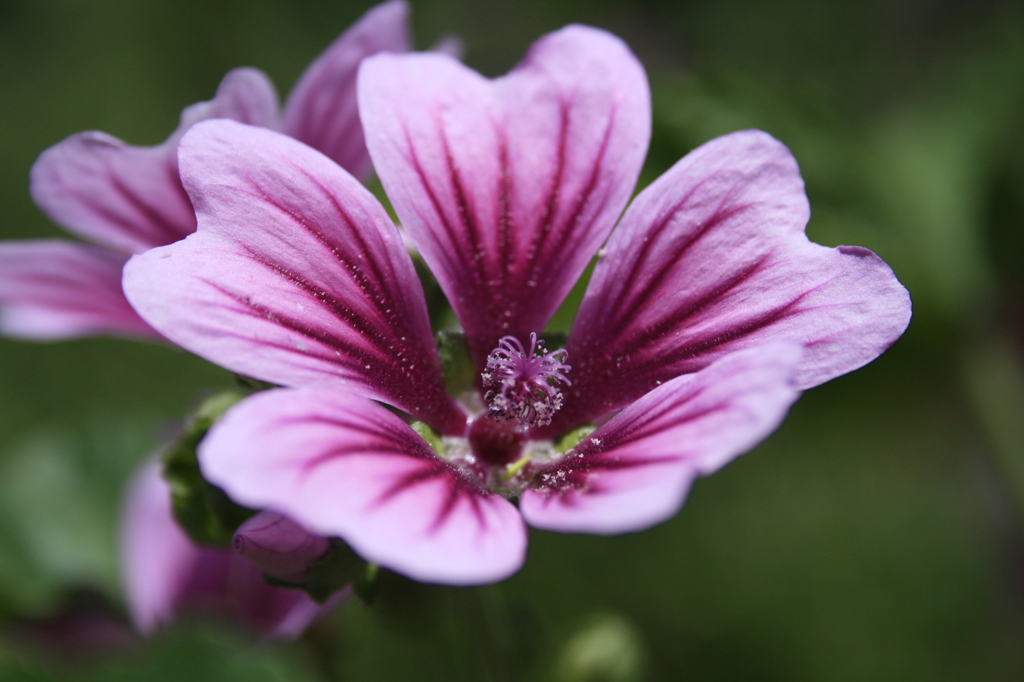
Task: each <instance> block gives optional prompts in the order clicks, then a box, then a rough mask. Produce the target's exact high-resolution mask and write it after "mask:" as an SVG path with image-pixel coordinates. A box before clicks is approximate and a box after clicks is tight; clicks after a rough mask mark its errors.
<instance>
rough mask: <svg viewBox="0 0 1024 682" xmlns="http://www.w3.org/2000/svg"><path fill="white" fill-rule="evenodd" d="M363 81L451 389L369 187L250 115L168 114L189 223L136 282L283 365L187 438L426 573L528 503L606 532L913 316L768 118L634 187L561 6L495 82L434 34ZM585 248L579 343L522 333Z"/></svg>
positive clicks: (150, 313) (664, 509) (130, 277)
mask: <svg viewBox="0 0 1024 682" xmlns="http://www.w3.org/2000/svg"><path fill="white" fill-rule="evenodd" d="M359 106H360V113H361V116H362V120H363V124H364V127H365V129H366V132H367V144H368V147H369V149H370V153H371V156H372V157H373V161H374V167H375V168H376V169H377V172H378V173H379V175H380V177H381V180H382V181H383V183H384V187H385V189H386V190H387V192H388V196H389V197H390V198H391V200H392V202H393V204H394V207H395V210H396V212H397V213H398V216H399V218H400V219H401V221H402V224H403V226H404V227H405V229H406V230H407V231H408V234H409V236H410V237H411V239H412V240H413V241H414V242H415V244H416V246H417V247H418V249H419V251H420V253H421V254H422V255H423V258H424V259H425V260H426V262H427V263H428V265H429V266H430V267H431V268H432V270H433V272H434V274H435V275H436V276H437V279H438V281H439V283H440V285H441V287H442V288H443V289H444V292H445V293H446V295H447V296H448V299H449V301H450V302H451V304H452V306H453V308H454V310H455V312H456V314H457V315H458V318H459V320H460V322H461V323H462V327H463V329H464V330H465V338H466V341H467V344H468V348H469V352H470V356H471V358H472V362H473V364H474V367H475V371H476V377H477V379H476V383H475V386H474V387H473V388H471V389H470V390H469V391H468V392H466V393H464V394H460V395H457V396H450V395H449V394H448V392H447V390H446V386H445V381H444V377H443V375H442V364H441V362H440V360H439V356H438V352H437V348H436V346H435V344H434V341H433V338H432V336H431V329H430V324H429V321H428V316H427V309H426V304H425V302H424V296H423V292H422V289H421V285H420V283H419V280H418V279H417V277H416V273H415V270H414V268H413V264H412V262H411V260H410V258H409V256H408V254H407V253H406V251H405V249H404V247H403V245H402V238H401V236H400V234H399V232H398V230H397V229H396V228H395V226H394V224H393V223H392V222H391V221H390V220H389V219H388V216H387V213H386V212H385V211H384V209H383V208H382V207H381V206H380V204H379V203H378V202H377V201H376V200H375V199H374V198H373V197H372V196H371V195H370V193H369V192H367V191H366V190H365V189H364V188H363V187H362V186H360V185H359V183H358V182H356V181H355V180H354V179H353V178H352V177H351V176H349V175H348V174H347V173H346V172H345V171H343V170H342V169H340V168H339V167H338V166H337V165H335V164H334V163H332V162H331V161H330V160H329V159H327V158H325V157H324V156H322V155H320V154H318V153H317V152H315V151H314V150H312V149H309V148H308V147H305V146H304V145H302V144H300V143H298V142H296V141H295V140H291V139H288V138H286V137H283V136H281V135H277V134H275V133H273V132H270V131H267V130H260V129H257V128H252V127H248V126H244V125H240V124H237V123H232V122H210V123H204V124H200V125H198V126H196V127H195V128H194V129H193V130H192V131H191V132H190V133H189V134H188V135H187V136H186V137H185V139H184V140H183V142H182V147H181V172H182V178H183V180H184V184H185V188H186V190H187V191H188V192H189V195H190V196H191V198H192V200H193V204H194V205H195V207H196V211H197V215H198V220H199V229H198V231H197V232H196V234H194V235H192V236H190V237H189V238H188V239H186V240H184V241H182V242H178V243H176V244H173V245H171V246H168V247H163V248H159V249H154V250H152V251H149V252H147V253H146V254H143V255H141V256H136V257H135V258H133V259H132V260H131V261H130V262H129V263H128V265H127V267H126V269H125V290H126V292H127V294H128V297H129V300H131V302H132V304H133V305H134V306H135V307H136V309H137V310H138V311H139V312H140V314H141V315H142V316H143V317H144V318H145V319H146V320H147V321H148V322H149V323H150V324H152V325H153V326H154V327H156V328H157V329H159V330H160V331H161V332H162V333H164V334H166V335H167V337H168V338H170V339H171V340H173V341H175V342H176V343H179V344H180V345H182V346H184V347H186V348H189V349H191V350H193V351H194V352H196V353H198V354H199V355H201V356H203V357H206V358H208V359H210V360H212V361H214V362H216V363H219V364H221V365H224V366H225V367H228V368H230V369H232V370H234V371H237V372H241V373H244V374H246V375H250V376H255V377H258V378H260V379H263V380H266V381H269V382H273V383H276V384H280V385H283V386H287V387H288V388H280V389H274V390H270V391H266V392H263V393H259V394H257V395H255V396H253V397H251V398H249V399H247V400H245V401H243V402H242V403H240V404H239V405H237V406H236V407H234V408H233V409H232V410H230V411H229V412H228V413H227V414H226V416H225V417H224V419H223V421H221V422H220V423H219V424H218V425H216V426H215V427H214V428H213V430H212V431H211V432H210V434H209V436H208V437H207V439H206V440H205V441H204V442H203V443H202V444H201V446H200V452H199V457H200V464H201V466H202V469H203V473H204V475H205V476H206V477H208V479H209V480H210V481H211V482H213V483H215V484H216V485H219V486H221V487H222V488H224V489H225V490H226V491H227V492H228V493H229V494H230V495H231V496H232V497H233V498H235V499H236V500H237V501H238V502H240V503H242V504H245V505H248V506H254V507H271V508H273V509H276V510H279V511H280V512H282V513H285V514H287V515H288V516H290V517H291V518H293V519H295V520H296V521H298V522H300V523H302V524H303V526H305V527H307V528H309V529H310V530H311V531H313V532H316V533H319V534H322V535H327V536H340V537H341V538H343V539H344V540H345V541H346V542H348V543H349V544H350V545H351V546H352V547H353V548H354V549H355V550H356V551H357V552H359V553H360V554H361V555H362V556H363V557H364V558H366V559H367V560H370V561H373V562H377V563H380V564H382V565H384V566H386V567H388V568H391V569H394V570H397V571H400V572H403V573H405V574H407V575H409V576H411V577H413V578H416V579H420V580H425V581H436V582H446V583H455V584H470V583H481V582H487V581H492V580H497V579H500V578H502V577H505V576H507V575H509V574H511V573H512V572H514V571H515V570H517V569H518V567H519V566H520V565H521V563H522V561H523V556H524V553H525V549H526V526H525V524H526V523H528V524H530V525H533V526H536V527H539V528H546V529H552V530H559V531H582V532H591V533H618V532H625V531H632V530H639V529H642V528H646V527H648V526H651V525H653V524H655V523H658V522H661V521H663V520H665V519H667V518H669V517H670V516H672V515H673V514H675V513H676V511H677V510H678V509H679V507H680V506H681V504H682V502H683V499H684V497H685V494H686V491H687V489H688V487H689V485H690V483H691V482H692V480H693V479H694V478H695V477H696V476H699V475H705V474H709V473H712V472H713V471H715V470H717V469H718V468H719V467H721V466H722V465H724V464H725V463H726V462H728V461H729V460H730V459H732V458H733V457H735V456H736V455H738V454H740V453H742V452H744V451H746V450H748V449H749V448H751V447H753V445H754V444H756V443H757V442H759V441H760V440H761V439H762V438H764V437H765V436H766V435H767V434H768V433H770V432H771V431H772V430H773V429H775V428H776V426H777V425H778V424H779V423H780V421H781V420H782V418H783V417H784V415H785V412H786V410H787V409H788V407H789V405H790V404H791V403H792V402H793V401H794V400H795V399H796V397H797V395H798V392H799V390H800V389H804V388H808V387H810V386H814V385H817V384H820V383H822V382H824V381H827V380H829V379H831V378H833V377H835V376H838V375H840V374H843V373H845V372H848V371H851V370H853V369H856V368H857V367H860V366H861V365H864V364H865V363H867V362H870V361H871V360H872V359H874V358H875V357H877V356H878V355H879V354H880V353H881V352H882V351H884V350H885V349H886V348H887V347H888V346H889V345H890V344H892V343H893V341H895V339H896V338H898V337H899V335H900V334H901V333H902V332H903V330H904V329H905V327H906V325H907V323H908V321H909V317H910V301H909V297H908V294H907V292H906V290H905V289H904V288H903V287H902V286H901V285H900V284H899V282H898V281H897V280H896V278H895V276H894V275H893V273H892V271H891V270H890V269H889V268H888V266H886V265H885V263H884V262H882V261H881V260H880V259H879V258H878V257H877V256H875V255H874V254H873V253H871V252H870V251H868V250H867V249H863V248H859V247H838V248H835V249H830V248H826V247H823V246H819V245H817V244H812V243H811V242H809V241H808V240H807V238H806V236H805V235H804V226H805V224H806V222H807V219H808V215H809V209H808V205H807V199H806V196H805V194H804V191H803V182H802V180H801V178H800V174H799V171H798V169H797V165H796V163H795V161H794V160H793V158H792V156H791V155H790V154H789V152H788V150H787V149H786V148H785V147H784V146H783V145H782V144H780V143H779V142H778V141H776V140H775V139H773V138H772V137H770V136H769V135H767V134H765V133H762V132H757V131H746V132H740V133H735V134H733V135H728V136H726V137H723V138H719V139H717V140H713V141H712V142H710V143H708V144H706V145H704V146H703V147H701V148H699V149H697V150H695V151H694V152H692V153H691V154H689V155H688V156H687V157H685V158H684V159H682V160H681V161H680V162H679V163H677V164H676V165H675V166H674V167H673V168H672V169H670V170H669V171H668V172H667V173H666V174H665V175H664V176H663V177H662V178H661V179H659V180H657V181H656V182H655V183H653V184H652V185H651V186H650V187H648V188H647V189H646V190H644V191H643V192H642V193H640V195H639V196H637V197H636V199H635V200H634V201H633V202H632V204H631V205H630V206H629V208H628V209H626V210H625V213H624V214H622V211H623V209H624V208H625V205H626V203H627V201H628V200H629V197H630V194H631V192H632V189H633V186H634V184H635V182H636V179H637V176H638V174H639V170H640V166H641V163H642V161H643V157H644V154H645V152H646V147H647V143H648V138H649V132H650V100H649V94H648V87H647V81H646V76H645V74H644V71H643V69H642V67H641V66H640V64H639V63H638V62H637V60H636V58H635V57H634V56H633V55H632V54H631V53H630V51H629V50H628V48H627V47H626V46H625V45H624V44H623V43H622V42H621V41H619V40H618V39H617V38H615V37H613V36H611V35H609V34H607V33H604V32H602V31H598V30H595V29H590V28H585V27H579V26H573V27H569V28H566V29H564V30H562V31H559V32H557V33H554V34H551V35H549V36H547V37H545V38H543V39H541V40H540V41H538V42H537V43H536V44H535V45H534V46H533V47H532V48H531V50H530V51H529V53H528V54H527V56H526V58H525V59H524V60H523V61H522V62H521V63H520V64H519V66H517V67H516V68H515V69H514V70H513V71H512V72H511V73H510V74H509V75H507V76H505V77H503V78H499V79H497V80H493V81H489V80H486V79H484V78H482V77H481V76H479V75H478V74H476V73H474V72H472V71H470V70H469V69H467V68H465V67H463V66H462V65H461V64H459V63H458V62H456V61H454V60H452V59H449V58H446V57H444V56H440V55H429V54H417V55H378V56H375V57H372V58H370V59H367V60H366V61H365V62H364V63H363V65H362V66H361V69H360V75H359ZM620 214H622V216H621V218H619V216H620ZM617 220H618V223H619V224H618V228H617V229H616V230H615V231H614V232H612V227H613V226H614V225H615V223H616V221H617ZM609 234H610V236H609ZM602 244H604V246H603V248H601V246H602ZM599 248H601V250H600V252H598V249H599ZM595 253H597V254H598V256H599V257H598V261H597V265H596V268H595V270H594V273H593V277H592V279H591V281H590V283H589V286H588V288H587V291H586V295H585V297H584V300H583V303H582V305H581V308H580V310H579V314H578V316H577V318H576V321H575V323H574V325H573V327H572V331H571V333H570V334H569V337H568V342H567V345H566V348H565V349H564V350H555V351H553V352H549V351H547V350H546V349H545V348H544V347H543V346H542V345H541V344H540V342H539V340H538V337H537V336H535V334H538V333H539V332H541V331H542V330H543V328H544V325H545V324H546V323H547V321H548V320H549V319H550V317H551V315H552V314H553V313H554V311H555V309H556V308H557V307H558V305H559V304H560V303H561V301H562V300H563V298H564V297H565V295H566V294H567V293H568V291H569V290H570V289H571V287H572V286H573V283H574V282H575V280H576V279H577V278H578V277H579V276H580V275H581V273H582V272H583V270H584V268H585V267H586V266H587V264H588V263H589V262H590V261H591V259H592V258H593V256H594V255H595ZM380 403H383V404H384V405H386V406H389V407H385V406H382V405H381V404H380ZM398 412H402V413H405V415H407V418H406V417H403V416H400V414H398ZM410 420H412V423H410ZM515 500H518V507H517V506H516V505H515V504H514V501H515ZM524 522H525V523H524Z"/></svg>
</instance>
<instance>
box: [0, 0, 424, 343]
mask: <svg viewBox="0 0 1024 682" xmlns="http://www.w3.org/2000/svg"><path fill="white" fill-rule="evenodd" d="M407 15H408V6H407V5H406V4H405V2H403V1H402V0H391V2H387V3H385V4H382V5H379V6H377V7H375V8H373V9H371V10H370V11H369V12H367V13H366V14H365V15H364V16H363V17H362V19H360V20H359V21H358V22H357V23H356V24H355V25H353V26H352V27H351V28H350V29H349V30H348V31H346V32H345V33H344V34H342V36H341V37H339V38H338V39H337V40H336V41H335V42H334V43H333V44H332V45H331V46H330V47H328V48H327V50H326V51H325V52H324V53H323V54H322V55H320V57H318V58H317V59H316V61H314V62H313V63H312V64H311V65H310V66H309V67H308V68H307V69H306V71H305V73H304V74H303V75H302V77H301V78H300V79H299V82H298V84H297V85H296V86H295V88H294V89H293V90H292V93H291V95H290V96H289V98H288V101H287V103H286V104H285V106H284V111H283V114H282V113H280V112H279V111H278V101H277V93H276V92H275V91H274V86H273V85H272V84H271V83H270V80H269V79H268V78H267V77H266V75H264V74H263V73H262V72H261V71H258V70H256V69H249V68H244V69H236V70H234V71H231V72H230V73H228V74H227V76H225V77H224V80H223V81H222V82H221V84H220V87H219V88H218V89H217V94H216V96H215V97H214V99H213V100H211V101H209V102H201V103H199V104H194V105H192V106H190V107H188V108H187V109H185V110H184V111H183V112H182V114H181V123H180V124H179V125H178V129H177V130H175V131H174V132H173V133H172V134H171V136H170V137H169V138H167V140H166V141H165V142H164V143H163V144H160V145H157V146H155V147H133V146H130V145H127V144H125V143H124V142H122V141H121V140H118V139H117V138H114V137H111V136H110V135H107V134H106V133H100V132H85V133H79V134H77V135H72V136H71V137H69V138H67V139H66V140H64V141H63V142H60V143H59V144H57V145H55V146H53V147H51V148H50V149H48V150H46V151H45V152H43V153H42V155H40V157H39V159H38V160H37V161H36V163H35V165H34V166H33V167H32V172H31V186H30V188H31V193H32V198H33V199H34V200H35V202H36V204H37V205H38V206H39V208H41V209H42V210H43V212H44V213H46V214H47V215H48V216H49V217H50V218H51V219H53V220H54V222H56V223H58V224H60V225H62V226H63V227H64V228H66V229H67V230H68V231H69V232H71V233H73V234H75V235H77V236H79V237H82V238H84V239H85V240H87V241H89V242H93V243H94V244H98V245H99V246H93V245H89V244H81V243H76V242H68V241H60V240H43V241H26V242H11V243H6V244H0V333H3V334H6V335H9V336H16V337H21V338H28V339H37V340H50V339H61V338H68V337H75V336H83V335H91V334H112V335H117V336H129V337H135V338H160V337H159V334H158V333H157V332H156V331H154V330H153V329H152V328H151V327H150V326H149V325H147V324H146V323H145V322H143V321H142V320H141V319H140V318H139V317H138V315H137V314H136V313H135V311H134V310H132V308H131V306H130V305H128V302H127V301H126V300H125V298H124V293H123V292H122V290H121V270H122V268H123V266H124V263H125V261H126V260H128V257H129V256H130V255H131V254H133V253H142V252H143V251H145V250H147V249H151V248H153V247H155V246H163V245H165V244H170V243H172V242H175V241H177V240H179V239H182V238H184V237H185V236H187V235H189V234H191V233H192V232H194V231H195V228H196V219H195V213H194V212H193V210H192V205H191V204H190V203H189V199H188V196H187V195H186V194H185V191H184V190H183V189H182V186H181V180H180V179H179V177H178V159H177V150H178V142H179V140H180V139H181V137H182V136H183V135H184V134H185V132H186V131H187V130H188V129H189V128H190V127H192V126H193V125H194V124H195V123H197V122H199V121H203V120H207V119H213V118H228V119H232V120H235V121H241V122H243V123H248V124H252V125H257V126H263V127H265V128H268V129H271V130H281V131H283V132H284V133H285V134H286V135H290V136H291V137H294V138H295V139H298V140H301V141H303V142H305V143H306V144H308V145H310V146H312V147H315V148H316V149H319V150H320V151H321V152H323V153H324V154H326V155H327V156H329V157H330V158H332V159H333V160H334V161H335V162H336V163H338V164H340V165H341V166H342V167H343V168H345V169H346V170H348V171H349V172H351V173H353V174H355V175H357V176H364V175H366V174H367V173H368V172H369V170H370V168H371V164H370V157H369V154H368V153H367V150H366V144H365V142H364V136H363V130H362V125H361V123H360V121H359V112H358V110H357V106H356V92H355V89H356V74H357V69H358V66H359V62H360V61H361V60H362V59H363V57H365V56H367V55H370V54H374V53H377V52H382V51H393V52H404V51H407V50H408V49H409V44H410V41H409V35H408V26H407Z"/></svg>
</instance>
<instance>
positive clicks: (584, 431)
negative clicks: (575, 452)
mask: <svg viewBox="0 0 1024 682" xmlns="http://www.w3.org/2000/svg"><path fill="white" fill-rule="evenodd" d="M596 430H597V427H596V426H594V425H593V424H584V425H583V426H579V427H577V428H575V429H573V430H572V431H568V432H566V433H563V434H562V435H561V436H559V437H558V438H557V439H555V442H554V446H555V450H557V451H558V452H561V453H563V454H565V453H566V452H569V450H572V449H573V448H574V447H576V446H577V445H579V444H580V443H582V442H583V440H584V439H585V438H586V437H587V436H589V435H590V434H592V433H593V432H594V431H596Z"/></svg>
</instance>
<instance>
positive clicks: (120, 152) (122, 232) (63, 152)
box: [30, 69, 277, 253]
mask: <svg viewBox="0 0 1024 682" xmlns="http://www.w3.org/2000/svg"><path fill="white" fill-rule="evenodd" d="M276 107H277V95H276V94H275V93H274V89H273V86H272V85H270V82H269V81H268V80H267V78H266V76H264V75H263V74H262V73H260V72H258V71H255V70H253V69H239V70H237V71H232V72H231V73H229V74H228V75H227V76H225V77H224V80H223V81H222V82H221V85H220V88H218V90H217V96H216V97H215V98H214V99H213V100H212V101H210V102H203V103H200V104H196V105H193V106H191V107H189V108H188V109H186V110H185V111H184V112H183V113H182V116H181V125H180V126H179V127H178V129H177V130H176V131H175V132H174V133H172V134H171V136H170V137H169V138H168V139H167V141H166V142H164V143H163V144H161V145H158V146H155V147H133V146H131V145H128V144H125V143H124V142H122V141H121V140H118V139H117V138H115V137H112V136H110V135H107V134H106V133H100V132H86V133H78V134H77V135H72V136H71V137H69V138H67V139H66V140H64V141H63V142H60V143H58V144H57V145H54V146H53V147H50V148H49V149H47V150H46V151H45V152H43V153H42V154H41V155H40V156H39V159H38V160H36V163H35V165H33V166H32V171H31V182H30V190H31V192H32V198H33V199H34V200H35V202H36V204H37V205H38V206H39V208H41V209H42V210H43V212H44V213H46V214H47V215H48V216H50V218H52V219H53V220H54V221H55V222H57V223H58V224H60V225H62V226H63V227H65V228H66V229H67V230H69V231H70V232H73V233H75V234H77V235H80V236H82V237H84V238H85V239H88V240H90V241H93V242H96V243H98V244H103V245H105V246H109V247H111V248H114V249H117V250H119V251H124V252H126V253H137V252H141V251H145V250H146V249H149V248H152V247H154V246H160V245H162V244H170V243H171V242H174V241H177V240H179V239H181V238H182V237H184V236H186V235H188V234H190V233H191V232H193V231H194V230H195V226H196V221H195V216H194V214H193V212H192V205H191V204H190V203H189V200H188V197H187V196H186V195H185V190H183V189H182V187H181V181H180V180H179V179H178V163H177V157H176V154H177V148H178V140H179V139H180V137H181V136H182V135H183V134H184V132H185V130H186V129H188V127H189V126H191V125H192V124H193V123H195V122H196V121H198V120H200V119H203V118H221V117H230V118H237V119H239V120H243V121H246V122H251V123H256V124H259V125H269V126H274V125H276V117H277V113H276Z"/></svg>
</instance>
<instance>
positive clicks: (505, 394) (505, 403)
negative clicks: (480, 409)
mask: <svg viewBox="0 0 1024 682" xmlns="http://www.w3.org/2000/svg"><path fill="white" fill-rule="evenodd" d="M566 355H567V353H566V351H565V350H564V349H563V350H556V351H553V352H551V353H549V352H547V351H545V350H544V341H543V340H542V339H538V338H537V335H536V334H535V333H531V334H530V349H529V351H527V350H526V349H525V348H524V347H523V344H522V343H520V342H519V339H517V338H516V337H514V336H506V337H504V338H502V339H501V340H500V341H499V342H498V347H497V348H495V349H494V350H492V351H491V354H490V355H488V356H487V366H486V367H485V368H484V373H483V375H482V378H483V384H484V389H485V390H486V391H487V393H486V394H485V395H484V401H485V402H486V403H487V407H488V411H487V416H488V417H490V418H491V419H493V420H494V421H497V422H508V421H512V422H515V425H514V426H515V429H516V430H517V431H526V430H528V429H530V428H532V427H534V426H547V425H548V424H550V423H551V418H552V417H553V416H554V414H555V412H557V411H558V410H559V408H561V407H562V402H563V400H564V398H563V396H562V390H561V387H562V386H563V385H564V386H570V385H571V384H572V382H570V381H569V378H568V377H567V376H566V374H567V373H568V372H569V370H570V369H571V368H570V367H569V365H567V364H565V358H566Z"/></svg>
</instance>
